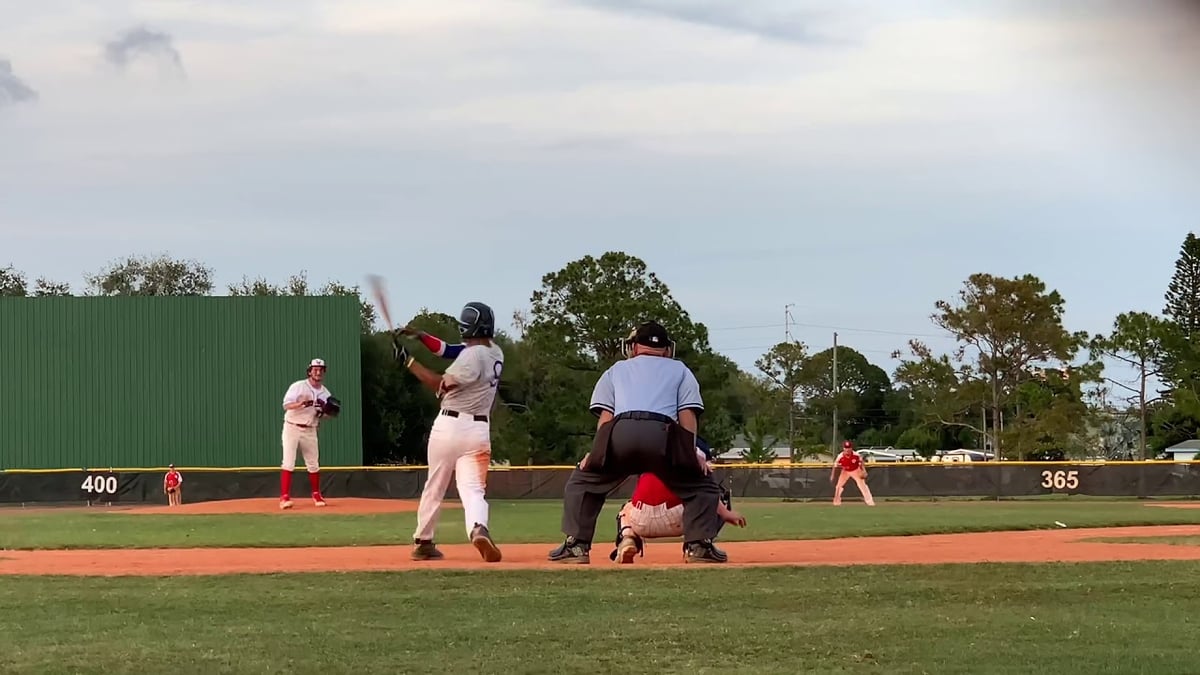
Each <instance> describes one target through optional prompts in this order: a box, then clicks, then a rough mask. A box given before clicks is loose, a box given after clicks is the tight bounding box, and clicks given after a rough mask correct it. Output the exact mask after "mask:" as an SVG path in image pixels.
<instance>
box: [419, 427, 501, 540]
mask: <svg viewBox="0 0 1200 675" xmlns="http://www.w3.org/2000/svg"><path fill="white" fill-rule="evenodd" d="M427 455H428V460H427V463H428V464H429V478H428V479H426V481H425V487H424V489H422V490H421V503H420V505H419V506H418V507H417V530H416V532H415V533H414V534H413V538H414V539H421V540H432V539H433V538H434V537H433V535H434V533H435V532H436V531H437V523H438V517H439V515H440V514H441V511H442V500H443V499H445V497H446V490H447V489H449V487H450V478H451V476H453V477H454V478H455V481H456V486H457V487H458V497H459V499H460V500H462V507H463V517H464V520H465V522H466V527H467V536H470V535H471V530H472V529H473V528H474V527H475V523H479V524H480V525H483V526H485V527H486V526H487V524H488V503H487V499H486V498H485V496H484V493H485V491H486V488H487V475H488V466H489V465H491V463H492V438H491V426H490V425H489V423H488V422H476V421H475V420H473V419H471V417H470V416H459V417H448V416H446V415H442V414H438V416H437V419H436V420H434V422H433V428H432V429H430V431H429V448H428V451H427Z"/></svg>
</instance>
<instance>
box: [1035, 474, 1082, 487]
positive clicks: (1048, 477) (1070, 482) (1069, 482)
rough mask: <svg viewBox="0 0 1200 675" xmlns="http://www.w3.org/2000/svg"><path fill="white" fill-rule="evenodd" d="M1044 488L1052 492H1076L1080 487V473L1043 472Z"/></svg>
mask: <svg viewBox="0 0 1200 675" xmlns="http://www.w3.org/2000/svg"><path fill="white" fill-rule="evenodd" d="M1042 487H1044V488H1047V489H1050V490H1075V489H1077V488H1078V487H1079V472H1078V471H1043V472H1042Z"/></svg>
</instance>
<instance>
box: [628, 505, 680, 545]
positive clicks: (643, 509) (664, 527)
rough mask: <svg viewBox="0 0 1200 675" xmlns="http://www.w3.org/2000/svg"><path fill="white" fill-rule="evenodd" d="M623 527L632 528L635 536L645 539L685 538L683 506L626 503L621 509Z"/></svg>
mask: <svg viewBox="0 0 1200 675" xmlns="http://www.w3.org/2000/svg"><path fill="white" fill-rule="evenodd" d="M621 526H622V527H632V528H633V532H634V534H636V535H638V536H639V537H642V538H643V539H658V538H662V537H682V536H683V504H679V505H676V506H672V507H670V508H668V507H667V505H666V504H654V505H653V506H650V505H646V504H642V505H640V506H635V505H634V504H633V502H625V506H624V507H623V508H622V509H621Z"/></svg>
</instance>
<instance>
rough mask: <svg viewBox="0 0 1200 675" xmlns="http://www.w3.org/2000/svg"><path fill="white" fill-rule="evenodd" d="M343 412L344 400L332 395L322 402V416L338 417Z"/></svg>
mask: <svg viewBox="0 0 1200 675" xmlns="http://www.w3.org/2000/svg"><path fill="white" fill-rule="evenodd" d="M340 412H342V402H341V401H339V400H337V399H336V398H334V397H333V396H330V397H329V398H327V399H325V402H324V403H322V404H321V417H337V416H338V413H340Z"/></svg>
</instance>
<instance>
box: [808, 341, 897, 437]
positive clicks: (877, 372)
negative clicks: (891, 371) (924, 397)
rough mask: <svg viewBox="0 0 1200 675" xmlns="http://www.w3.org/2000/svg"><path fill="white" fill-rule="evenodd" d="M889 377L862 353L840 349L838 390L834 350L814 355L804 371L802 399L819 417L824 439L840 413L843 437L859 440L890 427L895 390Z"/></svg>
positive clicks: (839, 426)
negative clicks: (888, 409) (889, 404)
mask: <svg viewBox="0 0 1200 675" xmlns="http://www.w3.org/2000/svg"><path fill="white" fill-rule="evenodd" d="M891 388H892V383H891V380H890V379H888V374H887V372H886V371H884V370H883V369H882V368H880V367H879V366H876V365H874V364H872V363H871V362H870V361H869V360H867V357H865V356H863V355H862V353H861V352H859V351H857V350H855V349H852V348H850V347H845V346H839V347H838V348H837V391H836V392H835V391H834V382H833V348H829V349H826V350H824V351H821V352H817V353H816V354H813V355H812V356H810V357H809V358H808V359H807V360H806V361H805V362H804V365H803V366H802V367H801V370H800V396H801V398H803V400H804V405H805V412H806V414H807V415H808V416H809V417H812V418H815V419H816V420H817V421H818V423H819V425H820V429H821V434H820V437H821V438H824V433H823V432H824V430H825V429H826V428H828V427H827V425H828V424H829V423H830V422H831V421H832V417H833V412H834V410H835V409H836V410H837V416H838V433H839V438H833V437H832V436H830V438H829V440H830V442H832V443H836V442H837V441H840V440H841V439H842V438H858V435H859V434H861V433H862V432H864V431H866V430H868V429H870V428H872V427H874V426H876V425H878V426H885V425H886V417H885V414H884V403H885V401H886V400H887V395H888V393H889V392H890V391H891Z"/></svg>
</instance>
